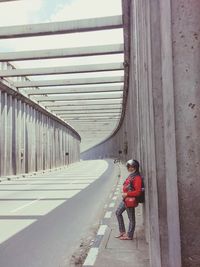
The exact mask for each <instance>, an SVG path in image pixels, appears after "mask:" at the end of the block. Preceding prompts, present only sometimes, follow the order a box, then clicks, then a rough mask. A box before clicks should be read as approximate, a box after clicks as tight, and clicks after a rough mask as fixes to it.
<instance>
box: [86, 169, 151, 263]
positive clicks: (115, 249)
mask: <svg viewBox="0 0 200 267" xmlns="http://www.w3.org/2000/svg"><path fill="white" fill-rule="evenodd" d="M120 169H121V173H122V178H120V179H119V181H118V184H117V186H116V187H115V188H114V190H113V194H112V196H111V199H110V203H108V207H107V211H106V213H105V217H104V219H103V221H102V223H101V226H100V229H99V232H98V233H99V235H98V233H97V238H96V240H95V241H94V244H93V247H92V248H91V249H90V250H91V251H90V252H89V254H90V255H89V254H88V256H89V258H90V260H88V258H86V260H85V262H84V264H83V266H84V267H86V266H94V267H133V266H134V267H149V256H148V245H147V243H146V241H145V237H144V227H143V218H142V204H139V206H138V207H137V208H136V230H135V234H134V239H133V240H119V239H117V238H115V235H117V234H118V232H119V231H118V223H117V220H116V216H115V210H116V207H117V206H118V204H119V202H120V201H121V188H122V183H123V181H124V179H125V177H124V175H126V174H125V171H124V167H123V166H122V165H121V166H120ZM109 214H110V216H109ZM123 216H124V221H125V225H126V226H127V225H128V218H127V214H126V212H124V213H123ZM109 217H110V218H109ZM103 229H104V231H103V232H104V233H103V234H102V230H103ZM100 234H102V235H100ZM92 254H93V255H92ZM95 254H96V255H95ZM91 258H93V260H91ZM92 261H93V262H92Z"/></svg>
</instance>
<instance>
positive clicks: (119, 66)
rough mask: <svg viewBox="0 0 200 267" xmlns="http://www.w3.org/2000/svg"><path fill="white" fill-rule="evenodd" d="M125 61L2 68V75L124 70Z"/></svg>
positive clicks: (15, 75)
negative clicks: (65, 65)
mask: <svg viewBox="0 0 200 267" xmlns="http://www.w3.org/2000/svg"><path fill="white" fill-rule="evenodd" d="M123 69H124V66H123V63H121V62H120V63H105V64H90V65H80V66H77V65H75V66H67V67H49V68H30V69H12V70H0V77H18V76H34V75H52V74H72V73H86V72H100V71H115V70H123Z"/></svg>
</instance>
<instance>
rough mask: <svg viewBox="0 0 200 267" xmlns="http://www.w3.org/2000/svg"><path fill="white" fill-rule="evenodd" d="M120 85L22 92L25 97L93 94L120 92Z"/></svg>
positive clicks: (121, 88)
mask: <svg viewBox="0 0 200 267" xmlns="http://www.w3.org/2000/svg"><path fill="white" fill-rule="evenodd" d="M122 90H123V86H122V85H120V86H119V85H113V86H101V87H100V86H96V87H94V86H93V87H83V86H76V87H75V86H74V87H69V88H67V87H66V88H58V89H52V88H46V89H33V90H32V89H27V90H24V91H25V92H26V94H27V95H44V94H48V95H49V94H69V93H93V92H112V91H122Z"/></svg>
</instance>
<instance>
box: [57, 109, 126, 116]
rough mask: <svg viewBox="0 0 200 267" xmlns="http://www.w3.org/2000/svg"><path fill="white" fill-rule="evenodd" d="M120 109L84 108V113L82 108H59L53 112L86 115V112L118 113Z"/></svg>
mask: <svg viewBox="0 0 200 267" xmlns="http://www.w3.org/2000/svg"><path fill="white" fill-rule="evenodd" d="M120 112H121V109H105V110H101V109H99V110H94V109H91V110H84V114H83V110H72V111H70V110H60V111H55V112H54V113H56V114H57V115H68V114H73V115H79V114H83V115H87V114H111V113H112V114H120Z"/></svg>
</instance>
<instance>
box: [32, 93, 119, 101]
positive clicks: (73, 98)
mask: <svg viewBox="0 0 200 267" xmlns="http://www.w3.org/2000/svg"><path fill="white" fill-rule="evenodd" d="M120 93H121V92H117V93H111V94H101V93H100V94H98V93H94V94H87V95H85V94H82V95H76V94H72V95H64V96H49V97H48V96H40V97H38V98H37V99H36V100H37V101H38V102H42V101H69V100H71V101H77V100H81V101H84V100H90V99H96V100H98V99H122V97H123V95H122V93H121V94H120Z"/></svg>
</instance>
